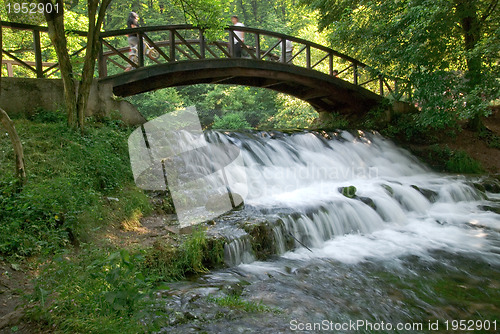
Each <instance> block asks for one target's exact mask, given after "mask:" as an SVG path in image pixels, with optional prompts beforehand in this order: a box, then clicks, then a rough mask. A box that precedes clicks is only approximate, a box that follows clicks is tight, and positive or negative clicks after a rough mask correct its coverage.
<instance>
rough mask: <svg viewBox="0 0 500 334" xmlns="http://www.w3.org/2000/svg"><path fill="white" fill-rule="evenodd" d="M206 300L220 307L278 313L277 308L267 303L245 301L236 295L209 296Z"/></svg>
mask: <svg viewBox="0 0 500 334" xmlns="http://www.w3.org/2000/svg"><path fill="white" fill-rule="evenodd" d="M208 300H209V301H211V302H213V303H215V304H217V305H219V306H222V307H227V308H230V309H237V310H242V311H245V312H261V313H262V312H273V313H279V311H278V310H277V309H273V308H271V307H269V306H267V305H264V304H263V303H262V302H251V301H246V300H244V299H243V298H241V296H238V295H229V296H225V297H209V298H208Z"/></svg>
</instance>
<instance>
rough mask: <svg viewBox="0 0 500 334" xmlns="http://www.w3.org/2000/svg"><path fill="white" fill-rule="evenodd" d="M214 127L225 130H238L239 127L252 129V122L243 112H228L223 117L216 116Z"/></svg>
mask: <svg viewBox="0 0 500 334" xmlns="http://www.w3.org/2000/svg"><path fill="white" fill-rule="evenodd" d="M212 127H213V128H214V129H225V130H238V129H251V128H252V127H251V126H250V124H249V123H248V122H247V121H246V120H245V119H244V118H243V117H242V116H241V114H237V113H234V114H231V113H227V114H225V115H224V116H222V118H220V117H219V116H217V115H216V116H215V118H214V124H213V125H212Z"/></svg>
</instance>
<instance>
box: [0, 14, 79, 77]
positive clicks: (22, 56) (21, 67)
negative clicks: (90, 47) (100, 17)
mask: <svg viewBox="0 0 500 334" xmlns="http://www.w3.org/2000/svg"><path fill="white" fill-rule="evenodd" d="M7 29H9V30H10V31H11V32H15V33H16V36H15V38H14V39H15V41H16V42H17V44H16V45H9V44H8V43H7V41H6V39H5V38H2V46H1V51H2V52H1V53H0V58H1V68H0V75H1V73H2V71H5V72H7V75H8V76H9V77H13V76H24V77H35V78H50V77H57V76H58V74H57V73H58V71H59V63H58V62H57V56H56V53H55V50H54V48H53V46H52V44H51V43H50V39H49V36H48V28H47V27H42V26H36V25H31V24H23V23H16V22H7V21H0V34H2V36H4V35H7V31H6V30H7ZM68 35H69V37H68V42H69V43H68V48H69V50H70V55H71V57H72V59H74V66H75V67H77V66H78V64H79V59H81V58H80V56H81V53H82V51H83V50H85V48H86V45H85V42H84V39H83V38H82V37H86V36H87V33H86V32H85V31H76V30H71V31H68ZM11 37H13V36H12V35H11Z"/></svg>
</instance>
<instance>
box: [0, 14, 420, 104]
mask: <svg viewBox="0 0 500 334" xmlns="http://www.w3.org/2000/svg"><path fill="white" fill-rule="evenodd" d="M0 24H1V27H2V28H3V29H2V33H5V30H7V29H6V28H9V29H13V30H17V31H22V32H23V33H24V34H28V35H29V34H31V35H32V39H33V48H32V49H31V50H27V49H26V48H24V49H23V48H17V50H16V49H13V46H5V43H4V44H3V45H2V56H3V57H2V66H6V67H7V72H8V74H9V75H14V76H16V75H17V76H36V77H37V78H42V77H48V78H50V77H57V75H58V74H57V72H58V64H57V62H56V61H57V60H56V59H54V52H53V51H52V52H51V46H50V41H49V40H48V36H43V37H41V34H42V33H45V34H46V33H47V27H40V26H33V25H25V24H19V23H12V22H5V21H1V22H0ZM235 31H242V32H244V33H245V37H244V42H243V41H241V40H240V39H239V37H238V35H237V34H236V33H235ZM132 34H135V35H137V36H138V37H139V39H138V41H139V43H138V46H137V48H136V49H134V50H131V49H130V47H129V45H128V42H127V36H128V35H132ZM85 36H86V32H82V31H73V32H71V33H70V37H68V38H72V39H73V40H74V42H72V43H71V44H73V45H76V46H73V48H74V49H75V50H72V51H74V52H73V53H72V58H73V59H74V67H75V68H76V69H77V70H78V67H79V66H81V61H80V62H79V57H80V58H81V56H80V55H81V53H82V51H83V50H85V45H84V42H85V38H83V37H85ZM217 37H218V38H212V39H208V38H207V32H206V31H204V30H203V29H200V28H198V27H195V26H191V25H167V26H154V27H141V28H135V29H125V30H115V31H105V32H101V34H100V37H99V40H100V50H99V51H100V52H99V56H98V65H97V73H96V76H98V78H99V81H100V82H101V83H104V84H110V85H112V87H113V92H114V93H115V95H117V96H130V95H134V94H139V93H144V92H147V91H151V90H155V89H160V88H165V87H174V86H183V85H192V84H198V83H205V84H238V85H248V86H254V87H262V88H268V89H272V90H275V91H278V92H282V93H286V94H289V95H292V96H295V97H297V98H300V99H302V100H304V101H307V102H309V103H310V104H311V105H312V106H313V107H315V108H316V110H318V111H326V112H340V113H364V112H366V111H367V110H369V109H370V108H372V107H374V106H376V105H378V104H379V103H380V102H381V101H382V100H383V99H384V98H386V97H387V98H390V99H391V100H395V101H400V100H403V99H411V85H410V84H409V83H408V82H406V81H403V80H398V79H396V78H390V77H387V76H384V75H383V74H382V73H380V72H378V71H377V70H375V69H373V68H370V67H369V66H368V65H366V64H364V63H362V62H360V61H358V60H356V59H354V58H351V57H349V56H347V55H344V54H342V53H339V52H337V51H335V50H333V49H331V48H328V47H325V46H322V45H319V44H316V43H314V42H310V41H307V40H304V39H301V38H297V37H294V36H289V35H284V34H280V33H275V32H271V31H266V30H261V29H254V28H247V27H234V26H231V27H228V28H226V29H225V31H224V32H220V36H217ZM47 41H49V43H48V42H47ZM287 41H290V42H291V43H292V45H293V50H292V51H291V52H289V53H288V54H287V53H285V52H282V51H281V50H286V44H287ZM236 42H237V43H239V44H240V46H241V48H242V50H243V57H236V53H235V43H236ZM44 43H45V45H43V44H44ZM4 58H9V59H4ZM13 65H17V66H16V67H19V69H16V70H14V69H13ZM44 67H46V68H45V69H44ZM75 72H77V71H75Z"/></svg>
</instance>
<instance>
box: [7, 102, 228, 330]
mask: <svg viewBox="0 0 500 334" xmlns="http://www.w3.org/2000/svg"><path fill="white" fill-rule="evenodd" d="M15 126H16V129H17V131H18V133H19V136H20V137H21V140H22V143H23V146H24V154H25V160H26V170H27V183H26V184H25V185H24V186H22V187H21V186H20V185H19V184H18V183H17V181H16V180H15V179H14V178H13V174H14V162H13V152H12V148H11V143H10V140H9V138H8V137H7V136H0V152H1V153H2V155H0V212H2V215H1V217H0V219H1V220H0V259H2V258H3V259H5V260H8V261H10V262H16V263H17V262H20V261H21V262H22V261H23V260H25V259H27V258H28V257H30V258H33V259H32V260H30V261H29V263H31V264H30V265H31V267H32V268H33V270H34V271H35V272H36V277H35V280H34V292H33V293H32V294H30V295H27V296H26V298H27V299H28V303H29V305H30V307H29V308H28V309H27V314H28V318H29V319H31V320H34V321H36V322H37V323H38V324H41V326H42V327H48V328H51V329H54V330H57V331H58V332H63V333H90V332H92V333H119V332H120V333H140V332H148V329H151V328H149V326H150V325H149V324H146V323H144V321H143V319H145V317H146V318H147V317H151V316H153V317H154V314H156V313H157V312H161V310H160V311H159V310H157V309H154V308H152V306H151V302H152V300H153V299H154V298H155V297H154V293H155V292H156V291H157V289H159V288H162V289H164V288H166V287H165V286H164V282H166V281H174V280H179V279H183V278H185V277H187V276H189V275H193V274H199V273H204V272H206V271H207V270H208V269H207V268H211V267H214V266H220V265H222V264H223V260H224V248H223V242H222V241H221V240H215V239H211V238H207V237H206V235H205V233H204V231H203V230H201V229H195V230H194V232H193V233H191V234H190V235H189V236H184V237H183V238H180V239H181V240H180V241H179V243H178V244H176V245H173V244H171V243H170V244H169V243H167V242H163V243H162V242H157V243H156V244H155V245H154V247H151V248H144V247H142V248H141V246H140V245H139V246H138V247H135V248H134V249H123V248H118V247H117V246H115V245H113V244H111V243H109V242H105V238H106V237H105V235H106V233H107V232H106V231H107V227H110V226H121V228H122V229H127V228H128V229H132V230H133V229H134V228H136V227H137V226H138V225H139V224H140V223H139V219H140V218H141V217H142V216H143V215H147V214H148V213H149V212H151V211H152V205H151V203H150V199H149V198H148V196H147V195H146V194H145V193H144V192H143V191H142V190H140V189H138V188H137V187H136V186H135V184H134V180H133V178H132V172H131V168H130V161H129V156H128V147H127V139H128V136H129V134H130V133H131V131H132V130H131V129H128V128H124V127H121V126H118V125H117V124H115V123H111V122H108V123H104V124H103V123H91V124H89V125H88V126H87V128H86V133H85V135H83V136H82V135H80V134H79V133H77V132H75V131H72V130H70V129H68V127H67V126H66V124H65V121H64V116H63V115H62V114H60V113H57V112H45V111H38V112H37V113H35V114H34V115H32V116H30V117H29V119H16V120H15ZM111 198H112V199H111ZM101 232H102V233H101ZM71 245H74V246H75V247H71ZM148 301H149V303H148ZM151 326H153V325H151Z"/></svg>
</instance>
